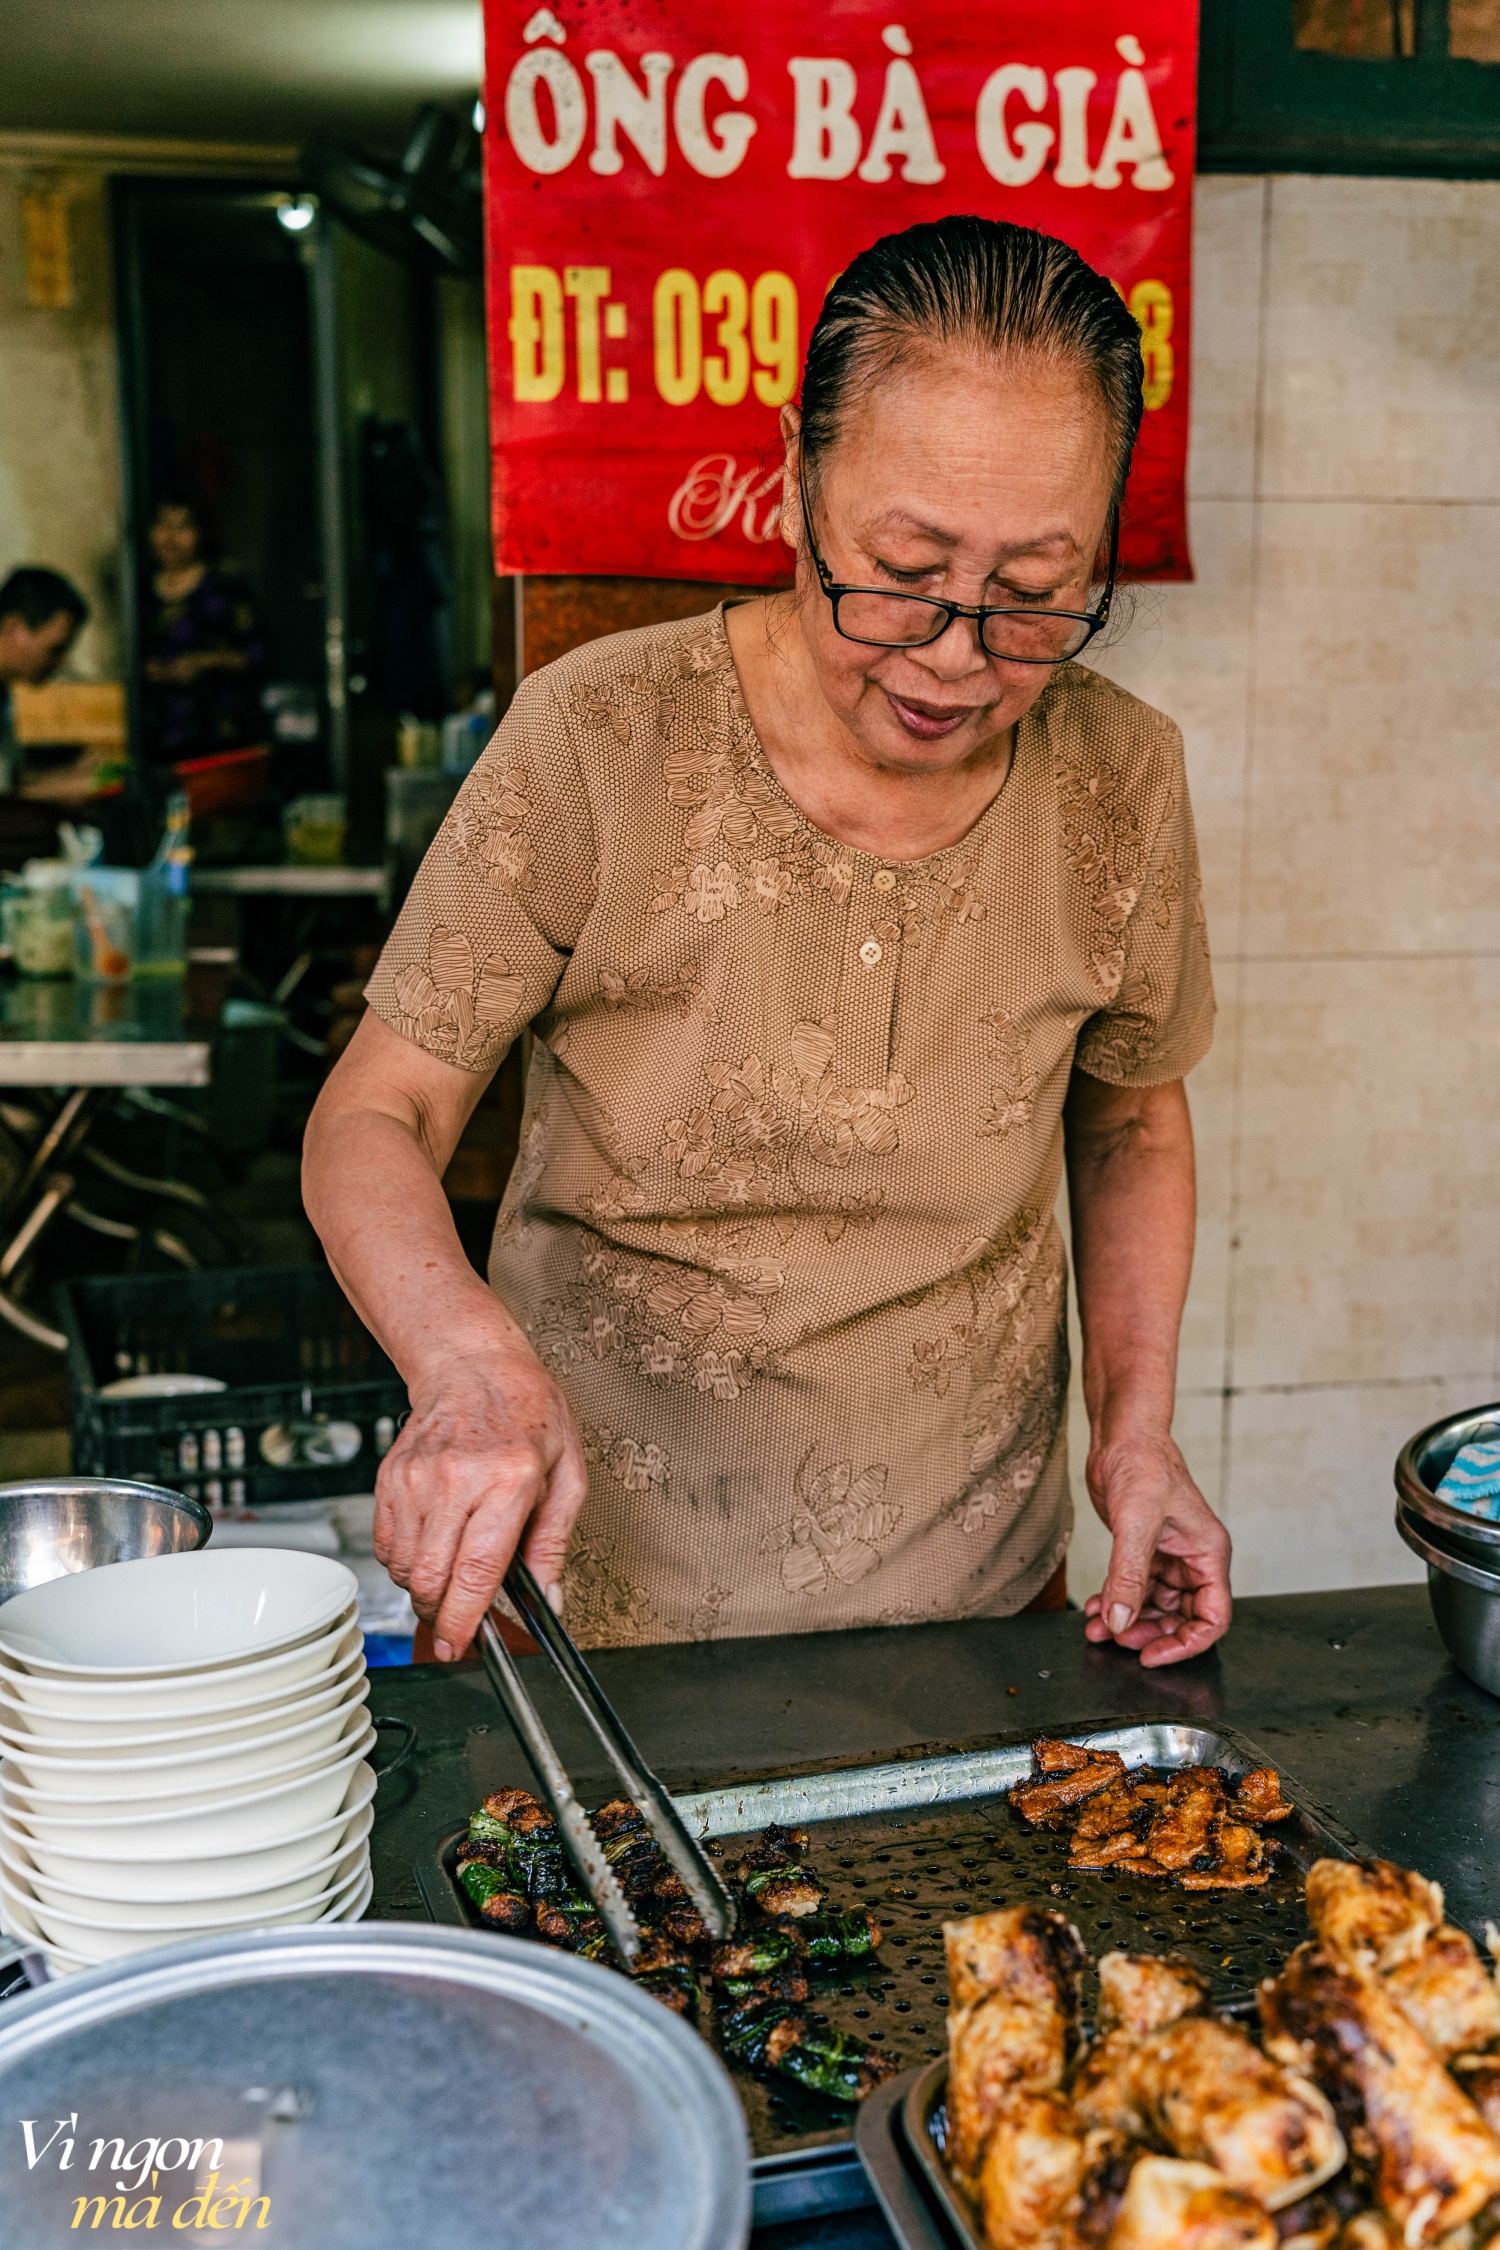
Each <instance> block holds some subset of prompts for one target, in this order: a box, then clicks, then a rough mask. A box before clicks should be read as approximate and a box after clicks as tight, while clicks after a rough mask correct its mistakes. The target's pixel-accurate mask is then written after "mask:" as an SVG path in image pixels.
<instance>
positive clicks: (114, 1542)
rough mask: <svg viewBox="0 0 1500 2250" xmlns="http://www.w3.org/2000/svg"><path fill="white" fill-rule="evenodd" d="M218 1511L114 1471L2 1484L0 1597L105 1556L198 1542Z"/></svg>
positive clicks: (123, 1557)
mask: <svg viewBox="0 0 1500 2250" xmlns="http://www.w3.org/2000/svg"><path fill="white" fill-rule="evenodd" d="M212 1530H213V1517H212V1516H211V1515H210V1514H209V1512H208V1510H207V1508H205V1507H203V1506H201V1505H200V1503H199V1502H198V1501H196V1500H189V1499H187V1498H185V1497H184V1495H183V1494H182V1493H180V1492H168V1491H167V1490H166V1489H165V1487H164V1486H162V1485H158V1484H130V1483H127V1482H125V1481H124V1480H123V1479H121V1478H117V1477H40V1478H35V1479H32V1480H30V1481H28V1482H27V1483H24V1484H0V1602H8V1601H9V1600H10V1598H11V1596H12V1594H24V1593H25V1592H26V1591H27V1589H28V1588H29V1587H32V1586H44V1585H46V1583H47V1582H48V1580H49V1579H53V1578H66V1577H67V1576H68V1575H69V1573H70V1572H73V1571H77V1570H97V1569H98V1567H99V1566H100V1564H101V1563H116V1562H136V1561H139V1560H140V1559H141V1558H142V1557H144V1556H147V1555H177V1554H182V1553H183V1552H184V1551H185V1550H187V1549H189V1548H193V1547H201V1546H203V1545H204V1544H205V1542H206V1541H207V1539H208V1536H209V1533H210V1532H211V1531H212Z"/></svg>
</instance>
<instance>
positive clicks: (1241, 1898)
mask: <svg viewBox="0 0 1500 2250" xmlns="http://www.w3.org/2000/svg"><path fill="white" fill-rule="evenodd" d="M1049 1732H1051V1733H1053V1734H1055V1735H1057V1736H1060V1737H1063V1738H1065V1739H1066V1740H1068V1741H1070V1742H1087V1743H1089V1744H1091V1745H1092V1746H1094V1747H1097V1748H1099V1749H1102V1750H1117V1751H1118V1752H1119V1753H1120V1755H1121V1757H1123V1758H1124V1760H1125V1762H1126V1764H1127V1765H1128V1766H1132V1767H1137V1766H1153V1767H1158V1768H1164V1769H1165V1768H1172V1767H1176V1766H1189V1765H1212V1766H1219V1767H1221V1768H1222V1769H1223V1770H1224V1771H1225V1772H1226V1773H1228V1774H1231V1775H1235V1774H1242V1773H1249V1772H1251V1771H1252V1770H1253V1769H1254V1768H1255V1767H1257V1766H1274V1765H1275V1764H1276V1760H1275V1759H1274V1758H1272V1757H1269V1756H1268V1755H1267V1754H1266V1753H1265V1752H1264V1751H1263V1750H1260V1749H1259V1748H1257V1746H1256V1745H1255V1744H1254V1743H1253V1742H1250V1741H1247V1740H1246V1738H1245V1737H1244V1736H1243V1735H1241V1734H1238V1733H1236V1732H1234V1731H1233V1730H1232V1729H1231V1728H1228V1727H1202V1726H1190V1725H1178V1724H1172V1723H1169V1722H1164V1721H1161V1720H1153V1719H1131V1720H1122V1721H1119V1722H1117V1723H1116V1724H1114V1725H1112V1726H1108V1727H1100V1726H1098V1725H1097V1724H1096V1725H1091V1726H1085V1727H1056V1728H1052V1729H1049ZM1278 1770H1279V1769H1278ZM1030 1771H1031V1738H1030V1736H1027V1737H1026V1738H1025V1739H1024V1740H1022V1741H1015V1740H1013V1739H1012V1740H994V1739H992V1740H989V1741H986V1742H981V1743H978V1744H975V1745H973V1746H971V1747H968V1748H965V1749H960V1750H956V1751H949V1752H946V1753H944V1754H942V1755H939V1756H914V1757H910V1758H900V1759H895V1760H892V1761H890V1762H888V1763H885V1764H881V1765H875V1766H854V1767H844V1768H841V1769H838V1770H834V1771H823V1772H815V1773H808V1772H798V1773H782V1774H772V1775H768V1776H766V1777H764V1778H762V1779H757V1780H752V1781H739V1782H736V1783H735V1784H734V1785H733V1786H732V1787H728V1788H719V1789H708V1790H701V1791H697V1792H695V1793H692V1794H689V1795H679V1796H678V1797H677V1799H676V1802H677V1804H678V1806H679V1808H680V1809H681V1811H682V1813H683V1815H684V1817H685V1819H686V1820H687V1821H688V1823H689V1825H690V1826H691V1827H692V1828H693V1829H694V1830H695V1831H696V1833H697V1834H699V1835H701V1836H704V1837H706V1838H708V1839H710V1848H711V1849H712V1848H714V1846H717V1847H718V1849H719V1851H720V1852H722V1854H723V1856H724V1857H725V1858H733V1857H734V1856H735V1846H736V1845H737V1844H738V1843H740V1842H741V1841H742V1840H748V1839H749V1838H750V1837H751V1836H753V1835H754V1834H755V1833H756V1832H757V1831H759V1830H760V1829H761V1828H763V1827H764V1826H765V1825H766V1823H767V1822H768V1821H773V1820H774V1821H779V1822H781V1823H782V1825H783V1826H786V1827H798V1828H805V1829H807V1830H808V1831H809V1833H810V1835H811V1837H812V1848H811V1851H810V1852H809V1855H808V1856H809V1859H810V1861H811V1864H812V1865H813V1866H814V1867H815V1868H816V1869H817V1871H818V1873H819V1874H820V1875H821V1876H822V1877H823V1879H824V1881H825V1882H826V1883H827V1885H828V1889H829V1895H830V1904H831V1905H832V1906H834V1907H848V1906H855V1905H859V1906H868V1907H870V1908H872V1909H873V1910H874V1912H875V1913H876V1914H877V1915H878V1916H879V1919H880V1921H881V1924H882V1926H883V1928H884V1931H885V1942H884V1944H883V1945H882V1946H881V1948H880V1952H879V1954H878V1956H877V1958H876V1959H875V1961H874V1962H873V1963H872V1964H871V1965H870V1966H869V1967H868V1968H867V1969H862V1970H858V1971H855V1972H851V1973H844V1974H840V1975H837V1976H835V1977H833V1978H831V1979H830V1978H822V1979H817V1980H815V1982H814V1990H813V1994H812V1997H811V1999H810V2001H809V2003H808V2009H807V2012H808V2013H810V2014H811V2015H812V2017H813V2019H814V2021H819V2020H825V2019H826V2020H828V2021H831V2022H833V2023H834V2024H836V2025H838V2026H839V2027H840V2028H841V2029H842V2030H846V2031H852V2032H857V2033H858V2034H859V2036H860V2037H861V2038H864V2039H868V2040H869V2041H870V2043H871V2044H872V2045H873V2046H876V2047H878V2048H880V2049H881V2050H882V2051H883V2052H884V2053H885V2054H888V2055H889V2056H891V2057H892V2059H893V2060H894V2061H895V2063H896V2065H897V2067H898V2069H900V2070H903V2071H904V2070H908V2069H910V2068H911V2067H912V2066H913V2065H915V2064H919V2063H922V2064H925V2063H929V2062H931V2061H933V2060H934V2059H935V2058H936V2057H938V2056H939V2055H941V2054H942V2053H943V2051H944V2048H945V2045H946V2025H945V2021H944V2017H945V2011H946V2008H947V1988H946V1982H945V1978H944V1971H943V1936H942V1926H943V1923H944V1922H945V1921H947V1920H950V1919H952V1918H953V1917H955V1916H958V1915H963V1914H971V1913H983V1912H985V1911H987V1910H988V1909H989V1908H991V1907H997V1906H1014V1905H1020V1904H1022V1903H1023V1902H1027V1901H1034V1902H1036V1903H1039V1904H1042V1905H1056V1906H1058V1907H1060V1908H1061V1909H1062V1911H1063V1912H1064V1913H1066V1914H1067V1916H1068V1917H1069V1919H1070V1920H1071V1921H1073V1922H1075V1923H1076V1924H1077V1925H1078V1928H1079V1930H1080V1931H1081V1932H1082V1935H1083V1940H1084V1944H1085V1945H1086V1946H1087V1948H1088V1950H1089V1953H1090V1955H1091V1956H1097V1955H1098V1954H1100V1953H1106V1952H1108V1951H1109V1950H1110V1949H1111V1948H1112V1947H1122V1948H1124V1949H1125V1950H1126V1951H1134V1952H1149V1953H1161V1952H1167V1951H1171V1952H1175V1953H1181V1954H1184V1955H1186V1957H1187V1958H1188V1959H1189V1960H1190V1961H1192V1962H1193V1963H1194V1964H1195V1965H1196V1966H1197V1967H1198V1968H1199V1969H1201V1970H1202V1971H1203V1973H1204V1974H1205V1975H1206V1976H1207V1977H1208V1979H1209V1981H1210V1984H1211V1986H1212V1990H1213V1995H1214V2000H1215V2003H1216V2005H1217V2006H1219V2007H1220V2008H1223V2009H1231V2010H1232V2009H1237V2008H1239V2009H1243V2008H1246V2007H1248V2006H1249V2005H1251V2004H1252V2000H1253V1994H1254V1989H1255V1986H1256V1984H1257V1982H1258V1981H1259V1979H1260V1978H1261V1977H1262V1976H1264V1975H1265V1974H1267V1973H1268V1972H1269V1971H1270V1970H1272V1969H1274V1968H1276V1967H1277V1966H1278V1965H1279V1964H1280V1963H1281V1962H1282V1961H1283V1960H1284V1959H1285V1958H1286V1956H1287V1954H1288V1953H1289V1952H1290V1951H1291V1949H1292V1947H1293V1946H1294V1945H1296V1944H1298V1943H1300V1942H1301V1940H1302V1939H1303V1938H1304V1937H1306V1936H1307V1934H1308V1928H1307V1921H1306V1916H1305V1914H1304V1911H1303V1905H1302V1876H1303V1874H1304V1872H1305V1871H1306V1869H1307V1868H1308V1867H1310V1866H1311V1864H1312V1862H1313V1861H1314V1860H1315V1859H1318V1858H1321V1857H1325V1856H1332V1857H1336V1858H1341V1859H1342V1858H1348V1857H1353V1856H1358V1855H1359V1854H1360V1852H1361V1849H1362V1847H1361V1846H1360V1845H1359V1844H1358V1842H1357V1841H1356V1839H1355V1838H1354V1837H1352V1836H1351V1835H1350V1834H1349V1833H1348V1831H1347V1830H1345V1829H1344V1828H1342V1827H1341V1826H1340V1825H1339V1823H1338V1822H1337V1821H1336V1820H1335V1819H1333V1817H1332V1816H1331V1815H1330V1814H1328V1813H1327V1812H1325V1811H1323V1810H1322V1809H1321V1808H1320V1807H1319V1806H1317V1805H1316V1804H1314V1803H1313V1802H1312V1801H1311V1800H1310V1799H1309V1798H1308V1796H1307V1795H1306V1793H1305V1792H1304V1791H1302V1790H1300V1789H1299V1788H1298V1786H1297V1784H1296V1782H1295V1780H1293V1779H1292V1777H1291V1776H1289V1775H1287V1774H1285V1773H1283V1774H1282V1777H1281V1779H1282V1787H1283V1790H1284V1792H1285V1794H1286V1795H1287V1796H1288V1797H1290V1798H1291V1800H1292V1802H1293V1803H1294V1805H1295V1806H1296V1808H1297V1810H1296V1812H1295V1813H1294V1814H1293V1816H1292V1818H1291V1819H1289V1820H1284V1821H1282V1822H1281V1823H1280V1824H1279V1826H1278V1827H1277V1828H1276V1829H1275V1831H1274V1834H1275V1836H1276V1839H1277V1842H1278V1844H1279V1845H1280V1846H1281V1850H1280V1852H1279V1854H1278V1866H1277V1870H1276V1872H1275V1873H1274V1874H1273V1876H1272V1878H1271V1881H1270V1883H1269V1885H1268V1886H1267V1887H1266V1889H1265V1890H1262V1891H1240V1892H1228V1893H1222V1894H1220V1893H1213V1892H1208V1893H1202V1892H1198V1893H1191V1894H1190V1893H1187V1892H1183V1891H1179V1890H1176V1889H1173V1888H1171V1887H1169V1886H1167V1885H1165V1884H1163V1883H1161V1882H1159V1881H1156V1882H1147V1881H1144V1880H1142V1879H1141V1878H1139V1877H1136V1878H1131V1877H1128V1876H1125V1875H1122V1874H1104V1875H1070V1874H1069V1873H1068V1866H1067V1861H1068V1840H1067V1837H1066V1836H1065V1835H1062V1834H1057V1833H1052V1832H1049V1831H1040V1830H1029V1829H1027V1828H1026V1827H1024V1825H1023V1824H1022V1823H1021V1822H1020V1821H1019V1820H1018V1819H1017V1817H1016V1816H1015V1814H1014V1813H1012V1811H1011V1809H1010V1806H1009V1805H1008V1803H1007V1802H1006V1800H1005V1795H1004V1792H1005V1791H1007V1790H1008V1789H1009V1788H1010V1787H1011V1786H1012V1784H1013V1783H1015V1782H1017V1781H1020V1780H1022V1779H1024V1778H1025V1776H1026V1775H1027V1774H1029V1773H1030ZM463 1833H464V1832H463V1830H462V1829H455V1830H451V1831H449V1832H448V1833H447V1834H446V1835H445V1836H444V1837H443V1838H442V1839H441V1840H440V1842H439V1844H438V1849H437V1853H436V1856H435V1860H434V1861H433V1862H432V1863H430V1865H429V1867H428V1868H426V1869H424V1868H420V1867H419V1869H418V1877H419V1880H420V1881H421V1884H422V1889H423V1892H424V1896H425V1897H426V1899H427V1902H428V1907H429V1911H431V1912H432V1913H433V1914H434V1915H435V1917H436V1918H437V1919H439V1920H443V1921H456V1920H460V1919H461V1920H463V1921H466V1922H471V1923H475V1924H477V1926H479V1927H483V1925H482V1924H478V1918H477V1916H475V1915H474V1914H473V1912H472V1910H471V1909H470V1907H469V1904H468V1901H467V1899H466V1898H465V1896H464V1894H463V1892H462V1891H461V1890H460V1889H459V1888H458V1885H457V1882H456V1880H455V1879H454V1876H453V1858H454V1853H455V1851H456V1849H457V1846H458V1843H459V1842H460V1841H461V1839H462V1836H463ZM1091 1985H1092V1976H1090V1979H1089V1980H1088V1985H1086V1989H1085V2010H1086V2012H1089V2007H1090V1991H1089V1987H1090V1986H1091ZM733 2076H734V2080H735V2084H736V2086H737V2088H738V2090H739V2094H740V2098H741V2100H742V2101H743V2103H744V2105H745V2112H746V2115H747V2117H748V2118H749V2121H750V2131H751V2138H752V2141H753V2143H754V2147H755V2151H756V2155H757V2157H758V2158H759V2159H761V2160H762V2163H765V2162H766V2161H767V2160H771V2161H775V2160H778V2159H784V2158H786V2157H787V2156H789V2155H790V2154H791V2153H792V2152H794V2151H799V2150H800V2151H809V2150H814V2149H818V2148H820V2147H824V2148H829V2149H832V2148H834V2147H836V2146H839V2145H844V2146H847V2145H848V2144H849V2142H850V2140H851V2136H852V2128H853V2113H852V2112H851V2111H850V2110H849V2109H847V2108H846V2107H845V2106H844V2105H843V2104H841V2103H835V2102H830V2101H825V2100H823V2099H822V2098H821V2097H819V2096H817V2095H813V2094H807V2093H804V2092H803V2091H802V2090H801V2089H800V2088H799V2087H796V2086H790V2085H788V2086H785V2087H783V2086H782V2085H780V2084H778V2083H776V2082H775V2081H768V2080H763V2079H758V2078H754V2077H752V2076H750V2075H749V2073H747V2072H745V2071H743V2070H741V2069H739V2068H738V2067H737V2066H735V2067H734V2069H733ZM758 2169H759V2167H758Z"/></svg>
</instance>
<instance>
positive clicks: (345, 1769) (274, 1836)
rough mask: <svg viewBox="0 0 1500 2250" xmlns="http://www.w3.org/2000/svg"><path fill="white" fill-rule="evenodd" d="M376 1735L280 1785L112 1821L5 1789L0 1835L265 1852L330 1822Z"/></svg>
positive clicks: (107, 1845)
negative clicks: (74, 1815) (43, 1804)
mask: <svg viewBox="0 0 1500 2250" xmlns="http://www.w3.org/2000/svg"><path fill="white" fill-rule="evenodd" d="M375 1739H376V1737H375V1729H374V1728H373V1727H367V1728H366V1729H365V1731H364V1733H363V1734H362V1735H359V1736H357V1737H356V1738H355V1740H354V1741H353V1742H352V1743H351V1744H350V1746H349V1748H348V1749H347V1750H346V1751H345V1752H344V1754H343V1756H342V1757H341V1758H338V1759H335V1760H333V1761H331V1762H329V1763H324V1764H320V1765H318V1766H316V1767H315V1768H314V1769H313V1771H312V1772H310V1773H304V1774H299V1775H297V1776H296V1777H295V1778H294V1779H292V1780H289V1781H278V1782H277V1783H276V1784H275V1786H274V1787H270V1788H258V1789H254V1790H250V1791H247V1792H245V1793H243V1794H241V1795H237V1796H233V1797H221V1798H217V1799H212V1800H210V1801H208V1802H207V1803H205V1802H203V1801H202V1800H201V1799H189V1800H187V1801H186V1802H185V1803H183V1804H181V1805H179V1806H173V1805H171V1804H170V1803H169V1804H167V1805H166V1806H165V1807H163V1808H161V1809H159V1810H158V1811H155V1812H144V1811H141V1810H139V1809H137V1810H135V1811H133V1812H132V1813H131V1814H130V1815H129V1816H128V1817H121V1818H115V1817H113V1816H112V1817H111V1818H109V1819H108V1820H100V1819H95V1818H88V1819H83V1820H63V1819H59V1818H58V1817H57V1816H56V1815H55V1814H52V1813H39V1812H34V1811H27V1810H25V1809H24V1808H21V1807H18V1806H17V1805H16V1804H15V1803H14V1802H13V1801H12V1799H11V1793H10V1791H9V1790H8V1789H7V1790H4V1791H3V1792H0V1832H3V1831H5V1830H6V1829H9V1830H11V1831H12V1832H15V1831H19V1834H20V1839H21V1842H22V1843H23V1844H26V1843H27V1839H28V1838H34V1839H35V1840H36V1842H37V1843H39V1844H52V1845H56V1846H57V1847H58V1849H59V1850H62V1851H71V1852H73V1853H74V1854H75V1855H76V1854H77V1852H78V1850H79V1847H80V1846H82V1847H83V1849H84V1851H85V1852H87V1851H88V1850H89V1848H90V1847H91V1846H93V1847H94V1848H95V1850H96V1854H97V1857H98V1858H101V1859H107V1860H110V1861H119V1860H132V1861H138V1860H162V1859H176V1858H179V1857H181V1856H183V1855H191V1856H195V1857H206V1856H207V1855H209V1854H210V1853H218V1852H222V1853H229V1852H240V1851H243V1852H253V1851H263V1850H266V1849H268V1848H269V1846H270V1845H272V1844H279V1843H284V1842H286V1841H287V1839H288V1838H289V1837H290V1836H293V1835H295V1834H297V1833H298V1832H299V1831H300V1830H301V1829H303V1828H310V1827H312V1826H313V1824H314V1823H315V1822H317V1821H320V1820H328V1819H331V1817H332V1816H333V1814H334V1813H336V1812H337V1811H338V1809H339V1806H340V1804H341V1803H342V1802H343V1798H344V1792H345V1790H346V1789H347V1788H348V1786H349V1777H350V1775H351V1773H352V1772H353V1770H354V1768H355V1766H356V1765H360V1764H362V1763H363V1762H364V1760H365V1759H366V1757H368V1755H369V1753H370V1751H371V1750H373V1749H374V1747H375ZM29 1848H30V1847H29V1845H28V1849H29Z"/></svg>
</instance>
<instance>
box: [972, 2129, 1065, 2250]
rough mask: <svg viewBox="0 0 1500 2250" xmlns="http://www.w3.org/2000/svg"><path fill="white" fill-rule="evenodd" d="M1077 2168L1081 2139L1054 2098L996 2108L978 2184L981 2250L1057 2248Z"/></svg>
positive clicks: (1062, 2237)
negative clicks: (983, 2243)
mask: <svg viewBox="0 0 1500 2250" xmlns="http://www.w3.org/2000/svg"><path fill="white" fill-rule="evenodd" d="M1083 2170H1084V2148H1083V2134H1082V2132H1081V2131H1080V2130H1079V2128H1078V2126H1077V2124H1076V2123H1075V2121H1074V2118H1073V2113H1072V2111H1071V2109H1070V2108H1069V2107H1068V2104H1067V2102H1066V2101H1064V2099H1063V2097H1062V2095H1061V2094H1013V2095H1012V2096H1011V2097H1010V2099H1009V2100H1007V2101H1004V2102H1002V2103H1001V2105H1000V2107H999V2109H998V2110H997V2111H996V2113H995V2118H994V2122H993V2124H992V2125H991V2128H990V2137H989V2142H988V2145H987V2147H986V2149H985V2153H984V2166H983V2169H982V2171H981V2173H980V2178H979V2200H980V2204H981V2206H982V2208H983V2211H984V2239H985V2241H986V2243H987V2244H988V2245H989V2250H1063V2246H1064V2244H1065V2242H1066V2241H1067V2240H1068V2236H1069V2231H1070V2230H1069V2221H1070V2220H1071V2219H1072V2218H1073V2216H1074V2214H1075V2212H1076V2209H1077V2205H1078V2199H1079V2192H1080V2190H1081V2188H1082V2186H1083Z"/></svg>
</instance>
